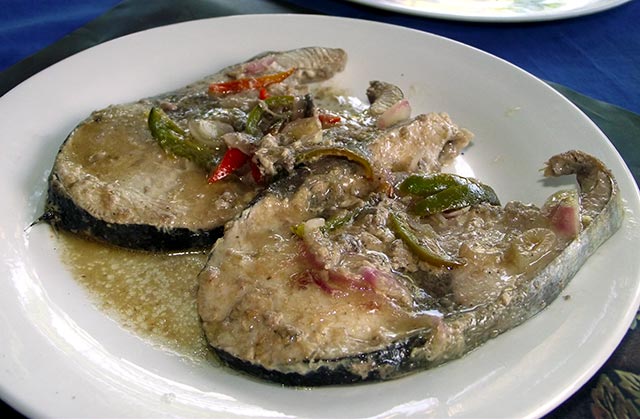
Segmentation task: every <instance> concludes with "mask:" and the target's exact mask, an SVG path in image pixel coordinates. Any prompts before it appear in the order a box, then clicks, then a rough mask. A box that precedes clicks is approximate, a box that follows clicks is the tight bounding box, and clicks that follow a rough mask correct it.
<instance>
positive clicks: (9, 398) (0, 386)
mask: <svg viewBox="0 0 640 419" xmlns="http://www.w3.org/2000/svg"><path fill="white" fill-rule="evenodd" d="M264 17H265V15H236V16H226V17H214V18H205V19H199V20H200V21H210V20H220V19H248V18H264ZM270 17H275V18H282V17H284V18H292V17H293V18H295V19H300V18H301V16H300V15H295V14H273V15H270ZM308 18H311V19H319V20H350V21H358V22H361V23H366V24H374V25H382V26H391V27H395V28H400V29H402V30H408V31H414V32H418V33H423V34H426V35H428V36H433V37H436V38H440V39H442V40H446V41H447V42H453V43H456V44H459V45H462V46H464V47H466V48H471V49H473V50H476V51H478V52H481V53H483V54H486V55H488V56H490V57H491V58H492V59H497V60H499V61H501V62H502V63H503V64H504V63H506V64H509V65H510V66H512V67H513V68H515V69H517V70H519V71H522V72H524V73H526V74H528V75H529V76H531V77H533V78H534V79H536V80H538V81H540V80H539V79H537V78H536V77H535V76H532V75H531V74H530V73H527V72H526V71H525V70H522V69H520V68H519V67H517V66H515V65H513V64H511V63H509V62H507V61H505V60H503V59H500V58H498V57H495V56H493V55H491V54H489V53H487V52H484V51H482V50H480V49H478V48H475V47H471V46H469V45H466V44H464V43H461V42H459V41H455V40H451V39H449V38H446V37H443V36H441V35H436V34H431V33H426V32H422V31H417V30H413V29H410V28H404V27H400V26H397V25H392V24H387V23H380V22H370V21H364V20H360V19H354V18H341V17H330V16H315V17H309V16H307V17H305V19H308ZM194 22H195V21H187V22H180V23H174V24H170V25H165V26H159V27H156V28H151V29H147V30H144V31H140V32H135V33H132V34H128V35H125V36H123V37H120V38H116V39H114V40H111V41H108V43H111V42H116V41H118V40H119V39H121V38H124V37H130V36H136V35H138V34H140V33H142V32H148V31H156V30H158V29H162V28H166V27H167V26H180V25H190V24H192V23H194ZM105 44H106V43H105ZM101 45H103V44H100V45H97V46H96V47H92V48H89V50H91V49H95V48H98V47H100V46H101ZM85 51H87V50H84V51H81V52H78V53H77V54H74V55H72V56H71V57H68V58H67V59H64V60H61V61H60V62H58V63H56V64H54V65H52V66H51V67H48V68H47V69H45V70H43V71H42V72H45V71H47V70H49V69H50V68H52V67H54V66H57V65H58V64H60V63H62V62H66V61H67V60H69V59H71V58H73V57H75V56H76V55H81V54H84V53H85ZM42 72H40V73H42ZM40 73H38V74H36V75H34V76H32V77H30V78H29V79H27V80H25V81H24V82H22V83H20V84H19V85H18V86H16V87H15V88H14V89H12V90H11V91H10V92H8V93H7V94H6V95H4V96H3V97H2V98H0V105H1V104H2V102H3V101H4V100H6V99H5V98H6V97H7V95H9V93H12V92H14V90H19V88H20V87H21V86H23V84H25V83H26V84H28V83H29V80H31V79H33V78H35V77H38V75H39V74H40ZM540 82H541V83H542V85H544V86H546V87H547V88H548V89H550V90H551V91H553V92H555V93H556V94H557V96H558V97H559V98H562V99H563V100H564V101H566V102H567V103H568V104H570V105H572V106H573V107H574V108H575V110H576V111H577V112H579V113H580V114H582V115H583V116H584V117H585V118H586V120H587V121H590V122H591V124H593V127H595V129H597V130H598V131H600V130H599V128H598V127H597V126H595V124H594V123H593V122H592V121H591V120H590V119H588V118H587V117H586V116H585V115H584V113H582V112H581V111H580V110H579V109H578V108H577V107H576V106H575V105H573V103H571V102H570V101H569V100H568V99H567V98H565V97H564V96H562V95H561V94H560V93H559V92H557V91H556V90H555V89H553V88H552V87H550V86H549V85H547V84H545V83H543V82H542V81H540ZM12 94H15V93H12ZM11 96H12V95H9V97H10V98H11ZM600 133H601V134H602V132H601V131H600ZM602 136H603V138H605V139H606V136H604V134H602ZM607 141H608V140H607ZM608 145H609V146H610V147H612V145H611V144H610V142H609V143H608ZM613 151H614V152H615V149H613ZM618 158H619V159H620V162H621V163H622V164H623V168H624V169H626V171H627V173H628V176H631V174H630V171H629V170H628V168H627V167H626V164H624V161H623V160H622V158H621V156H619V154H618ZM634 192H635V195H636V197H638V196H639V194H638V189H637V185H636V189H635V191H634ZM638 296H639V297H640V292H639V293H638ZM638 299H639V298H638V297H636V301H638ZM629 311H631V309H629ZM631 314H632V315H635V311H633V312H632V313H631ZM631 321H632V316H630V318H629V322H628V323H629V324H631ZM627 326H628V325H627ZM622 336H624V333H623V334H622ZM622 336H621V337H620V339H622ZM605 360H606V359H605ZM605 360H602V363H604V362H605ZM600 365H601V364H600ZM600 365H599V366H597V368H595V367H594V368H595V369H593V371H594V372H595V371H596V370H597V369H598V368H599V367H600ZM588 378H589V377H587V378H586V379H585V380H584V382H586V381H587V380H588ZM584 382H583V383H582V384H584ZM582 384H581V385H582ZM3 387H4V384H3V383H2V381H0V390H2V389H3ZM8 393H9V396H11V393H10V392H8ZM8 393H7V392H5V391H0V397H1V398H2V399H3V400H7V401H8V402H9V403H10V404H12V403H11V400H12V399H11V397H7V394H8ZM564 399H565V398H563V399H562V400H561V401H563V400H564ZM13 401H14V403H16V406H19V405H20V401H19V400H18V399H14V400H13ZM561 401H560V402H561ZM558 404H559V403H558ZM12 405H13V404H12ZM554 406H555V405H554ZM554 406H552V407H554ZM552 407H551V408H552ZM25 411H28V410H25ZM37 413H38V414H42V413H43V412H37ZM542 413H546V412H542Z"/></svg>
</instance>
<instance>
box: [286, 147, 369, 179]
mask: <svg viewBox="0 0 640 419" xmlns="http://www.w3.org/2000/svg"><path fill="white" fill-rule="evenodd" d="M323 157H344V158H346V159H348V160H351V161H353V162H356V163H358V164H360V166H362V168H363V169H364V173H365V176H366V177H367V178H369V179H371V178H373V166H372V165H371V162H370V161H369V159H368V158H367V157H366V156H365V155H364V154H362V153H360V152H358V151H355V150H353V149H350V148H346V147H339V146H331V147H318V148H312V149H310V150H307V151H304V152H302V153H301V154H300V155H298V158H297V163H308V162H311V161H315V160H319V159H321V158H323Z"/></svg>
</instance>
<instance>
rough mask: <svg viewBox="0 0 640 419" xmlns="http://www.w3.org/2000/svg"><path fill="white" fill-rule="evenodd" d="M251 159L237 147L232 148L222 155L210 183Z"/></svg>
mask: <svg viewBox="0 0 640 419" xmlns="http://www.w3.org/2000/svg"><path fill="white" fill-rule="evenodd" d="M247 160H249V156H248V155H246V154H244V153H243V152H242V151H240V150H239V149H237V148H230V149H228V150H227V151H226V152H225V153H224V156H222V160H221V161H220V164H218V166H217V167H216V168H215V169H214V170H213V172H212V173H211V175H210V176H209V183H214V182H217V181H219V180H222V179H224V178H226V177H227V176H229V175H230V174H231V173H233V172H235V171H236V170H238V169H240V168H241V167H242V166H244V164H245V163H246V162H247Z"/></svg>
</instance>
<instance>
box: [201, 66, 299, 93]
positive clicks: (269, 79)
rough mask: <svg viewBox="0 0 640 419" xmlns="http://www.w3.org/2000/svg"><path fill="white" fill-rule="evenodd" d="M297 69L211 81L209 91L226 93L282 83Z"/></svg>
mask: <svg viewBox="0 0 640 419" xmlns="http://www.w3.org/2000/svg"><path fill="white" fill-rule="evenodd" d="M294 71H296V69H295V68H290V69H289V70H286V71H282V72H280V73H274V74H267V75H266V76H262V77H257V78H245V79H237V80H231V81H224V82H220V83H211V84H210V85H209V93H213V94H222V95H226V94H229V93H238V92H242V91H244V90H250V89H260V88H263V87H267V86H269V85H270V84H274V83H280V82H281V81H283V80H285V79H286V78H287V77H289V76H290V75H292V74H293V72H294Z"/></svg>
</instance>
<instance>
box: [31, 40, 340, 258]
mask: <svg viewBox="0 0 640 419" xmlns="http://www.w3.org/2000/svg"><path fill="white" fill-rule="evenodd" d="M346 60H347V56H346V53H345V52H344V51H343V50H341V49H335V48H333V49H332V48H322V47H309V48H301V49H298V50H293V51H286V52H268V53H263V54H260V55H259V56H256V57H254V58H253V59H250V60H248V61H246V62H243V63H240V64H236V65H232V66H230V67H227V68H225V69H223V70H222V71H220V72H218V73H216V74H214V75H211V76H209V77H206V78H204V79H203V80H200V81H198V82H195V83H193V84H191V85H189V86H186V87H184V88H182V89H179V90H176V91H173V92H170V93H166V94H162V95H159V96H155V97H151V98H147V99H142V100H139V101H137V102H134V103H127V104H121V105H112V106H109V107H107V108H106V109H102V110H98V111H95V112H93V113H92V114H91V115H90V116H89V117H88V118H87V119H86V120H84V121H82V122H81V123H80V124H79V125H78V126H77V127H76V128H75V129H74V130H73V131H72V132H71V134H70V135H69V136H68V137H67V139H66V140H65V141H64V143H63V144H62V146H61V148H60V150H59V152H58V154H57V156H56V160H55V163H54V165H53V168H52V171H51V175H50V177H49V181H48V183H49V188H48V198H47V203H46V209H45V216H44V217H43V219H45V220H46V221H48V222H49V223H50V224H51V225H52V226H53V227H54V228H56V229H62V230H67V231H71V232H73V233H77V234H80V235H83V236H86V237H89V238H93V239H96V240H100V241H105V242H108V243H111V244H115V245H119V246H124V247H130V248H139V249H145V250H174V249H190V248H202V247H207V246H209V245H211V244H212V243H213V241H214V240H215V239H216V238H217V237H219V236H220V235H221V233H222V227H223V225H224V223H225V222H227V221H228V220H230V219H232V218H233V217H234V216H236V215H237V214H238V213H239V212H240V211H241V210H242V209H243V208H244V207H246V205H247V204H248V203H249V202H250V201H251V200H252V199H254V197H255V196H256V194H257V193H258V191H259V190H260V189H261V186H260V185H256V184H255V183H253V184H252V183H251V182H245V181H243V180H242V179H240V178H239V177H237V176H229V177H227V178H225V179H224V180H221V181H219V182H216V183H213V184H209V183H207V175H206V173H203V169H202V168H201V167H199V166H198V165H197V164H195V163H193V162H192V161H189V160H188V159H186V158H182V157H176V156H175V155H172V154H171V153H168V152H165V151H164V150H163V149H162V148H161V147H160V146H159V145H158V142H157V141H156V139H154V138H153V136H152V134H151V133H150V130H149V127H148V121H147V119H148V115H149V111H150V109H151V108H152V107H157V108H159V109H163V110H164V111H165V112H166V113H167V115H169V117H170V118H171V119H172V120H173V121H175V122H176V124H177V125H178V126H180V127H181V128H182V129H185V130H186V129H188V128H191V131H194V130H197V129H198V128H202V126H200V125H197V124H196V125H197V126H193V125H192V126H191V127H190V126H189V124H190V122H193V121H194V120H195V121H196V122H198V121H197V120H198V119H208V120H214V122H215V123H216V124H217V127H218V128H220V127H222V128H220V129H223V130H238V129H242V128H243V124H244V122H243V121H244V120H245V119H246V113H247V112H248V111H249V110H250V109H251V107H252V106H254V105H255V104H256V103H257V102H258V91H257V90H256V89H253V90H250V91H243V92H239V93H234V94H211V93H209V92H208V89H209V86H210V85H211V84H212V83H225V82H230V81H234V80H238V79H242V78H253V79H257V78H260V77H261V76H264V75H271V74H277V73H279V72H286V71H290V70H292V69H293V73H292V74H291V76H290V77H288V78H287V79H286V80H284V81H282V82H281V83H277V84H274V85H272V86H268V87H267V88H268V89H272V90H273V92H272V93H273V94H295V95H302V94H305V93H306V92H307V91H308V87H307V85H308V83H312V82H319V81H323V80H327V79H329V78H331V77H333V75H335V74H336V73H337V72H340V71H342V70H343V69H344V67H345V65H346ZM205 128H208V129H214V128H216V127H215V126H214V127H213V128H212V127H211V124H209V126H208V127H205ZM205 130H206V129H205Z"/></svg>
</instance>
